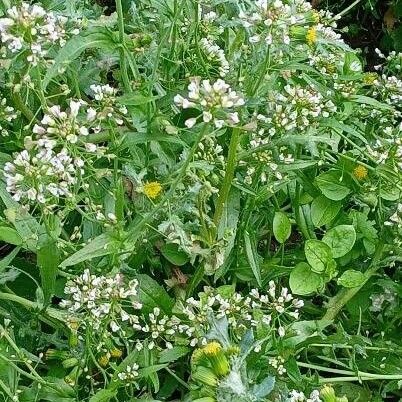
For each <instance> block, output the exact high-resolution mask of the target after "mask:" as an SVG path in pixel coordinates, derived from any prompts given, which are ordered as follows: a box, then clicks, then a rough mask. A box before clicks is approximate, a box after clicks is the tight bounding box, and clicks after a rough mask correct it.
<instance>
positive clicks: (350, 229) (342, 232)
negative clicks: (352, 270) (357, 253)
mask: <svg viewBox="0 0 402 402" xmlns="http://www.w3.org/2000/svg"><path fill="white" fill-rule="evenodd" d="M322 241H323V242H324V243H325V244H328V246H329V247H331V250H332V256H333V257H334V258H339V257H343V256H344V255H345V254H347V253H348V252H349V251H350V250H352V248H353V246H354V244H355V242H356V231H355V228H354V226H352V225H339V226H336V227H334V228H332V229H331V230H328V232H327V233H326V234H325V235H324V237H323V238H322Z"/></svg>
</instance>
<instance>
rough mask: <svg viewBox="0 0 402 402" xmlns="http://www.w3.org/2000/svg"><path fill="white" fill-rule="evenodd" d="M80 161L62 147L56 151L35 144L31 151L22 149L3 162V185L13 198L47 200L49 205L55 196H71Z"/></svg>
mask: <svg viewBox="0 0 402 402" xmlns="http://www.w3.org/2000/svg"><path fill="white" fill-rule="evenodd" d="M82 165H83V161H82V160H81V159H79V158H72V157H71V156H70V155H69V154H68V152H67V150H66V149H64V148H63V149H62V150H61V151H60V152H55V151H54V150H53V149H47V148H39V149H38V150H37V151H34V153H33V154H30V152H28V151H27V150H23V151H22V152H20V153H18V154H17V155H16V157H15V159H14V161H13V163H11V162H7V163H6V164H5V166H4V176H5V178H6V189H7V191H8V192H9V193H10V194H12V195H13V198H14V200H16V201H27V202H28V203H30V202H31V203H33V204H35V202H39V203H41V204H49V205H48V207H49V208H50V207H51V206H52V205H51V203H52V202H53V201H56V200H57V199H58V198H59V197H66V198H68V197H71V196H72V193H71V190H72V187H73V186H74V185H75V184H76V183H77V172H80V169H81V167H82Z"/></svg>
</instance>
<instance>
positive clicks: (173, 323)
mask: <svg viewBox="0 0 402 402" xmlns="http://www.w3.org/2000/svg"><path fill="white" fill-rule="evenodd" d="M133 328H134V329H136V330H137V331H140V332H143V333H145V334H148V335H150V336H151V340H150V342H149V343H148V349H154V348H155V347H158V346H159V345H158V341H163V342H164V346H165V348H166V349H172V348H173V344H172V342H173V340H174V336H175V335H179V334H184V333H186V334H187V336H189V337H191V336H192V333H193V330H192V329H191V328H190V327H189V326H188V325H186V324H183V323H182V322H181V320H180V319H179V318H178V317H176V316H174V315H173V316H171V317H168V316H167V315H166V314H161V310H160V308H159V307H154V309H153V311H152V313H149V314H148V316H145V317H144V323H142V324H140V323H138V324H134V325H133ZM137 348H138V349H141V348H142V343H140V342H137Z"/></svg>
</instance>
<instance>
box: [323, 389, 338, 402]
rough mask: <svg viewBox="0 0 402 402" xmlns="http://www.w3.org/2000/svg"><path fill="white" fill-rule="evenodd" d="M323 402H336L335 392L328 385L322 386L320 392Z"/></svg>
mask: <svg viewBox="0 0 402 402" xmlns="http://www.w3.org/2000/svg"><path fill="white" fill-rule="evenodd" d="M320 397H321V398H322V400H323V402H336V396H335V390H334V389H333V388H332V387H331V386H330V385H324V386H323V387H322V389H321V391H320Z"/></svg>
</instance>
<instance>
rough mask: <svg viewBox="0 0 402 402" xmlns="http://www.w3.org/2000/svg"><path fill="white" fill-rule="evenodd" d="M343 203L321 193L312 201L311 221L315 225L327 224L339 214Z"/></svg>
mask: <svg viewBox="0 0 402 402" xmlns="http://www.w3.org/2000/svg"><path fill="white" fill-rule="evenodd" d="M341 207H342V203H341V202H340V201H333V200H330V199H329V198H327V197H325V196H324V195H320V196H318V197H317V198H315V199H314V200H313V202H312V203H311V221H312V222H313V224H314V226H315V227H317V228H318V227H320V226H323V225H327V224H329V223H330V222H332V220H333V219H334V218H335V216H336V215H338V213H339V211H340V209H341Z"/></svg>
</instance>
